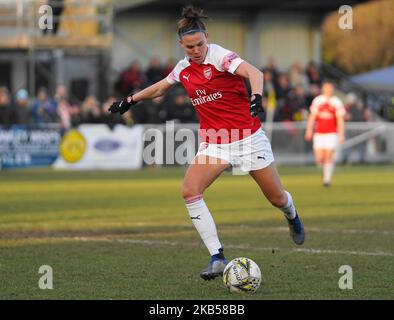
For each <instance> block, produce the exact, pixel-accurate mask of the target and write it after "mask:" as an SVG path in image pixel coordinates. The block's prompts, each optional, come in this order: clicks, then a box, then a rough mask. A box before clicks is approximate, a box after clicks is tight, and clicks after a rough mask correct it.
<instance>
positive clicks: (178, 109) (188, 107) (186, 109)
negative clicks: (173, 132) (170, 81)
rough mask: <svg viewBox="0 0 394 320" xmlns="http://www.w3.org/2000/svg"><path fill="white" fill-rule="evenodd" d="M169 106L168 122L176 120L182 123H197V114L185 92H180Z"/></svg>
mask: <svg viewBox="0 0 394 320" xmlns="http://www.w3.org/2000/svg"><path fill="white" fill-rule="evenodd" d="M166 106H167V108H166V109H167V120H176V121H179V122H182V123H193V122H196V120H197V119H196V112H195V109H194V107H193V105H192V104H191V103H190V100H189V98H188V97H186V95H185V93H184V92H183V91H179V92H178V93H177V94H176V95H175V96H174V97H173V99H172V100H171V103H168V104H166Z"/></svg>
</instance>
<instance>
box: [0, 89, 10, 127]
mask: <svg viewBox="0 0 394 320" xmlns="http://www.w3.org/2000/svg"><path fill="white" fill-rule="evenodd" d="M11 113H12V105H11V98H10V93H9V91H8V88H7V87H0V126H4V127H8V126H9V125H10V124H11V120H12V119H11Z"/></svg>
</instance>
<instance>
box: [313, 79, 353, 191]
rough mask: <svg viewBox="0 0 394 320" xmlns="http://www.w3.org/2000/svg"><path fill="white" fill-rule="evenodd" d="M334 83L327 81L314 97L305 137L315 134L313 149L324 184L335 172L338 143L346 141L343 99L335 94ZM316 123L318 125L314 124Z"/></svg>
mask: <svg viewBox="0 0 394 320" xmlns="http://www.w3.org/2000/svg"><path fill="white" fill-rule="evenodd" d="M333 93H334V85H333V84H332V83H330V82H325V83H324V84H323V86H322V94H321V95H319V96H317V97H316V98H315V99H313V101H312V104H311V106H310V111H311V113H310V114H309V117H308V122H307V128H306V132H305V139H306V140H307V141H309V140H311V139H312V136H313V151H314V153H315V160H316V165H317V166H318V167H320V168H322V169H323V185H324V186H325V187H328V186H329V185H330V184H331V178H332V174H333V172H334V152H335V148H336V147H337V146H338V143H340V144H342V143H343V142H344V141H345V128H344V126H345V125H344V116H345V113H346V111H345V108H344V106H343V103H342V101H341V100H340V99H339V98H338V97H336V96H334V95H333ZM315 123H316V126H314V125H315Z"/></svg>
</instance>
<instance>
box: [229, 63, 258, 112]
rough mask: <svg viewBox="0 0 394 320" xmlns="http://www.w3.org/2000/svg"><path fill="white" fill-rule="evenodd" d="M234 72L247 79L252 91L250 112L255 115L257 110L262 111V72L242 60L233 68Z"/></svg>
mask: <svg viewBox="0 0 394 320" xmlns="http://www.w3.org/2000/svg"><path fill="white" fill-rule="evenodd" d="M235 74H237V75H239V76H241V77H243V78H245V79H248V80H249V83H250V88H251V91H252V98H251V104H250V114H251V115H252V116H253V117H255V116H257V114H258V113H259V112H263V111H264V109H263V106H262V98H263V97H262V94H263V85H264V78H263V73H262V72H261V71H260V70H259V69H257V68H256V67H254V66H252V65H251V64H250V63H248V62H246V61H243V62H241V63H240V65H239V66H238V68H237V69H236V70H235Z"/></svg>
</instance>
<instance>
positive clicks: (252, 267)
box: [223, 257, 261, 293]
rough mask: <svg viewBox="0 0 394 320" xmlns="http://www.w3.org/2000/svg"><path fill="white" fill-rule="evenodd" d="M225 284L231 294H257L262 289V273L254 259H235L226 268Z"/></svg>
mask: <svg viewBox="0 0 394 320" xmlns="http://www.w3.org/2000/svg"><path fill="white" fill-rule="evenodd" d="M223 282H224V284H225V285H226V287H227V288H228V289H229V290H230V292H236V293H243V292H245V293H255V292H256V291H257V289H258V288H259V287H260V283H261V271H260V268H259V266H258V265H257V263H256V262H254V261H253V260H252V259H249V258H244V257H241V258H235V259H233V260H231V261H230V262H229V263H228V264H227V266H226V267H225V268H224V271H223Z"/></svg>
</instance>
